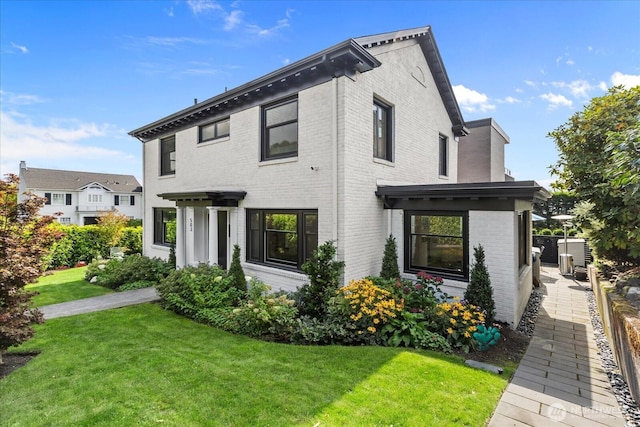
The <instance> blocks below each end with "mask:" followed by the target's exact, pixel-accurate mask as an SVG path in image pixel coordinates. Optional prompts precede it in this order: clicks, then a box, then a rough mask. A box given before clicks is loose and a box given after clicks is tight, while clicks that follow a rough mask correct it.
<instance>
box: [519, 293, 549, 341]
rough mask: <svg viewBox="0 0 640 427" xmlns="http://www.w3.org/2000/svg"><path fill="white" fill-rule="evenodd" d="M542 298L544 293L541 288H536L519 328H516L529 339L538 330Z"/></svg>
mask: <svg viewBox="0 0 640 427" xmlns="http://www.w3.org/2000/svg"><path fill="white" fill-rule="evenodd" d="M542 296H543V292H542V290H541V289H540V288H535V289H534V290H533V292H531V296H530V297H529V302H527V306H526V307H525V308H524V313H523V314H522V318H521V319H520V323H518V327H517V328H516V330H517V331H518V332H520V333H521V334H525V335H526V336H527V337H529V338H531V337H532V336H533V331H534V329H535V328H536V320H537V319H538V311H539V310H540V304H542Z"/></svg>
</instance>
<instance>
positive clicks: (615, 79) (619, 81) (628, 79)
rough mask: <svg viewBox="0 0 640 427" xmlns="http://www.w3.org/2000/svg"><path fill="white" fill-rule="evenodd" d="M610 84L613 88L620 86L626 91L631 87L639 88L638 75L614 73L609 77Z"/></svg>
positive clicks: (639, 76) (639, 79)
mask: <svg viewBox="0 0 640 427" xmlns="http://www.w3.org/2000/svg"><path fill="white" fill-rule="evenodd" d="M611 83H612V84H613V86H619V85H622V86H624V87H626V88H627V89H631V88H632V87H636V86H640V75H633V74H622V73H621V72H619V71H616V72H615V73H613V75H612V76H611Z"/></svg>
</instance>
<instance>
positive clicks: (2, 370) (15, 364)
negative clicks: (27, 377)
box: [0, 352, 40, 380]
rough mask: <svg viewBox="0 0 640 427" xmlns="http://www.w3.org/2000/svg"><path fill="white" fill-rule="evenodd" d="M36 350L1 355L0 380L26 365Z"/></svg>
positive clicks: (36, 353)
mask: <svg viewBox="0 0 640 427" xmlns="http://www.w3.org/2000/svg"><path fill="white" fill-rule="evenodd" d="M38 354H40V353H38V352H24V353H5V354H3V355H2V364H1V365H0V380H1V379H2V378H4V377H6V376H7V375H9V374H10V373H12V372H13V371H15V370H16V369H18V368H21V367H23V366H24V365H26V364H27V363H28V362H29V361H30V360H31V359H33V358H34V357H36V356H37V355H38Z"/></svg>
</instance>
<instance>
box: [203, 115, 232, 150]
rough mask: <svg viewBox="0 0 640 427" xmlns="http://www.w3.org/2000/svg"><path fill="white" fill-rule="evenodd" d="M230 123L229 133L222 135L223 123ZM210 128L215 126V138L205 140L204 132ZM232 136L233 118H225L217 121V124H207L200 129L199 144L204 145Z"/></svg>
mask: <svg viewBox="0 0 640 427" xmlns="http://www.w3.org/2000/svg"><path fill="white" fill-rule="evenodd" d="M224 122H228V126H227V133H220V131H219V127H220V124H221V123H224ZM209 126H213V138H204V137H203V130H204V129H205V128H208V127H209ZM229 136H231V118H230V117H225V118H224V119H220V120H216V121H215V122H211V123H205V124H203V125H200V126H199V127H198V144H202V143H205V142H211V141H215V140H216V139H220V138H226V137H229Z"/></svg>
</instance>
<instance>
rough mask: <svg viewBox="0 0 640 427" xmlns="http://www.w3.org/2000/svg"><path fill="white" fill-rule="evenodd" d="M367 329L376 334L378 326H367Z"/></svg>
mask: <svg viewBox="0 0 640 427" xmlns="http://www.w3.org/2000/svg"><path fill="white" fill-rule="evenodd" d="M367 331H369V332H371V333H372V334H374V333H375V332H376V328H374V327H373V326H369V327H368V328H367Z"/></svg>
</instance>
